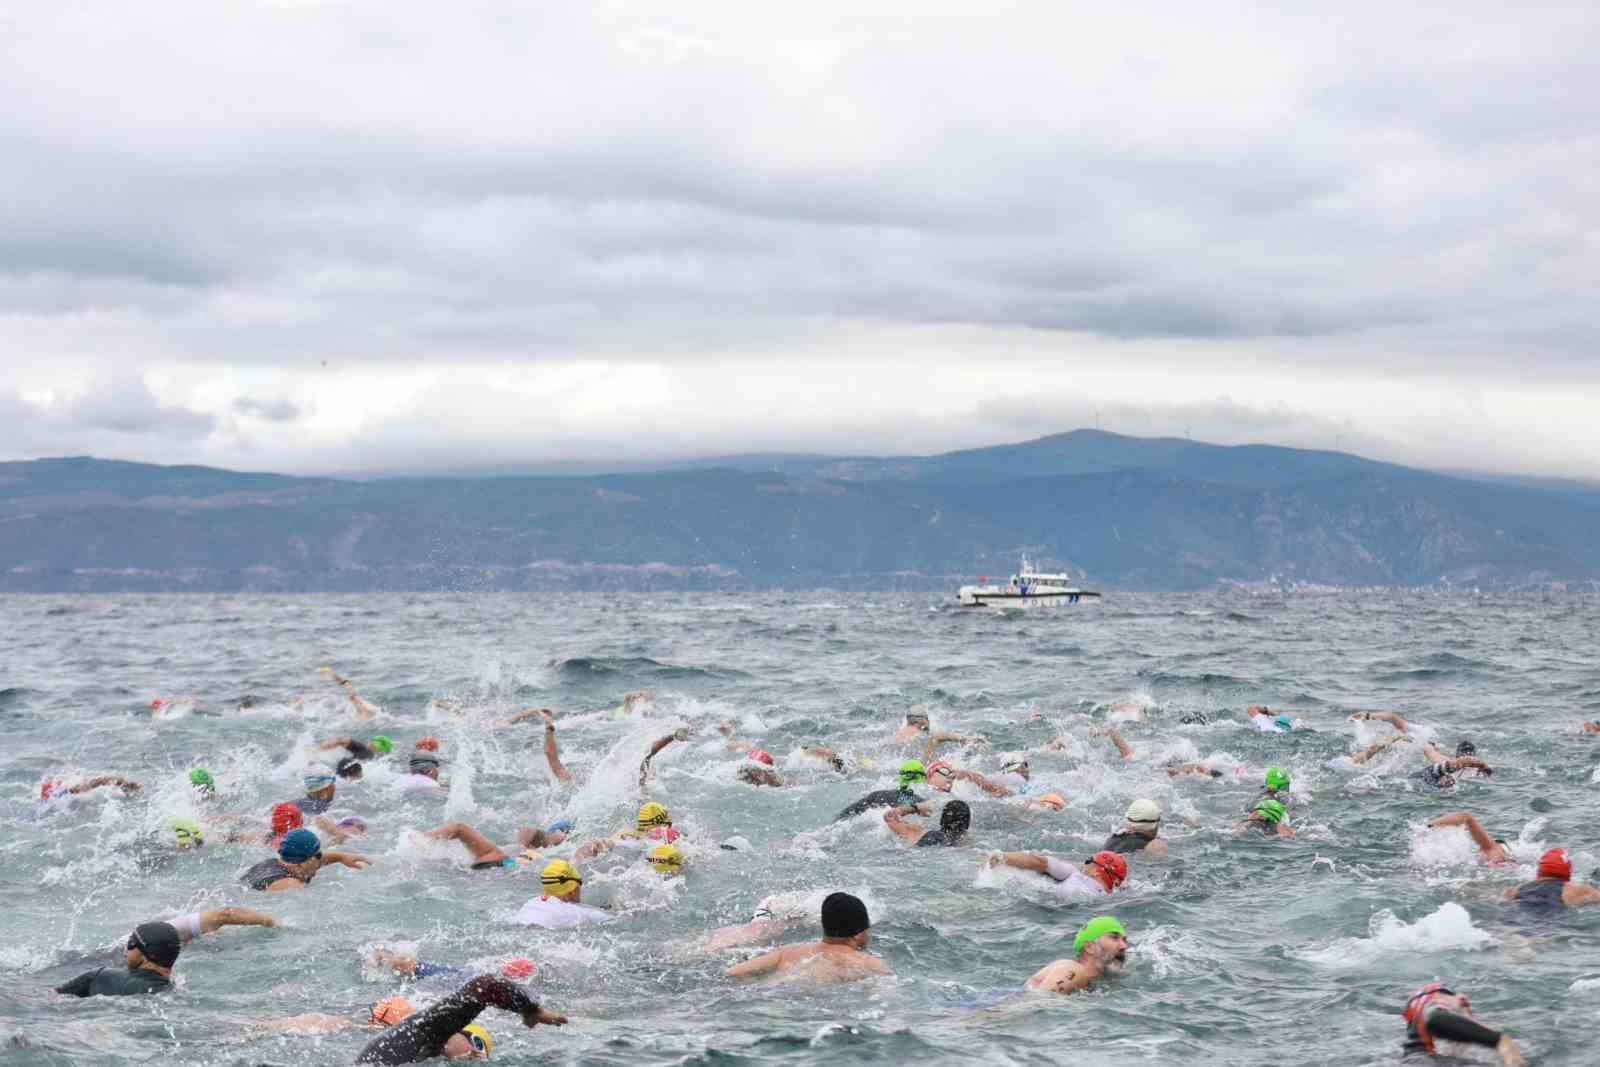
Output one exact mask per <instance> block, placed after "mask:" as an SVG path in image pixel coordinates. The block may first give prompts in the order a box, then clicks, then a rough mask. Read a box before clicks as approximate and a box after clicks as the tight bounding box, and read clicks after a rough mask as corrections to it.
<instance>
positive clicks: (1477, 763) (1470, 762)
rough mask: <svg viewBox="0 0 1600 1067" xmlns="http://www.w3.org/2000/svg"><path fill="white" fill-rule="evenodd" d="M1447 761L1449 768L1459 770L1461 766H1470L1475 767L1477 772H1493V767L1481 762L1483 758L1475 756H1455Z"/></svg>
mask: <svg viewBox="0 0 1600 1067" xmlns="http://www.w3.org/2000/svg"><path fill="white" fill-rule="evenodd" d="M1448 762H1449V763H1450V764H1451V768H1450V769H1451V770H1456V771H1459V770H1460V769H1461V768H1463V767H1472V768H1474V769H1476V770H1477V771H1478V773H1479V774H1493V773H1494V768H1493V767H1491V766H1489V765H1488V764H1487V763H1485V762H1483V760H1481V759H1479V758H1478V757H1477V756H1457V757H1455V758H1454V759H1452V760H1449V761H1448Z"/></svg>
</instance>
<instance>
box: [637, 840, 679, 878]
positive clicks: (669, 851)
mask: <svg viewBox="0 0 1600 1067" xmlns="http://www.w3.org/2000/svg"><path fill="white" fill-rule="evenodd" d="M644 861H645V862H646V863H648V864H649V865H650V869H651V870H652V871H655V872H656V873H657V874H659V875H660V876H661V877H663V878H676V877H678V875H680V874H682V873H683V853H682V852H680V851H678V846H677V845H657V846H656V847H655V848H653V849H651V850H650V852H649V854H648V855H646V856H645V858H644Z"/></svg>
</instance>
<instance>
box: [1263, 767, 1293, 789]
mask: <svg viewBox="0 0 1600 1067" xmlns="http://www.w3.org/2000/svg"><path fill="white" fill-rule="evenodd" d="M1267 788H1268V789H1288V788H1289V772H1288V771H1286V770H1284V769H1283V768H1282V767H1268V768H1267Z"/></svg>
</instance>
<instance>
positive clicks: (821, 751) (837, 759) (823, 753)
mask: <svg viewBox="0 0 1600 1067" xmlns="http://www.w3.org/2000/svg"><path fill="white" fill-rule="evenodd" d="M800 752H801V754H802V755H806V756H810V757H811V758H812V759H819V760H822V761H823V762H824V763H826V764H827V765H828V766H830V767H832V768H833V769H834V770H836V771H838V772H839V773H840V774H843V773H844V772H845V770H844V757H843V756H841V755H839V754H838V753H837V752H835V751H834V750H833V749H831V748H829V747H827V746H826V745H803V746H801V748H800Z"/></svg>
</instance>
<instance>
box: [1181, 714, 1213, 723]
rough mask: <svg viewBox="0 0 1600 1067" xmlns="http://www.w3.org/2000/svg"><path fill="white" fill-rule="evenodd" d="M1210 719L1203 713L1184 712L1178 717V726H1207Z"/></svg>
mask: <svg viewBox="0 0 1600 1067" xmlns="http://www.w3.org/2000/svg"><path fill="white" fill-rule="evenodd" d="M1210 724H1211V717H1210V716H1208V715H1207V714H1206V713H1205V712H1203V711H1186V712H1184V713H1183V714H1182V715H1179V716H1178V725H1180V726H1209V725H1210Z"/></svg>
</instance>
